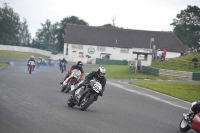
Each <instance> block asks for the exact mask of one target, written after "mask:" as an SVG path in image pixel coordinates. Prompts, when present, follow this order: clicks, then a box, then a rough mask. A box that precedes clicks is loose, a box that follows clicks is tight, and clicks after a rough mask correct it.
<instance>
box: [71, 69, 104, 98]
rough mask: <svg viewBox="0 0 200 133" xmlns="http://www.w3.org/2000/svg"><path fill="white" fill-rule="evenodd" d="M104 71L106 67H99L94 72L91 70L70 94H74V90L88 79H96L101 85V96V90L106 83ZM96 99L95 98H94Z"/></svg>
mask: <svg viewBox="0 0 200 133" xmlns="http://www.w3.org/2000/svg"><path fill="white" fill-rule="evenodd" d="M105 73H106V69H105V68H104V67H99V68H98V71H96V72H91V73H90V74H88V75H87V76H86V77H85V80H84V81H83V83H82V84H80V85H79V86H77V87H76V88H75V89H74V90H73V91H72V92H71V93H72V95H75V94H74V93H75V91H76V90H77V89H78V88H80V87H81V86H82V85H84V84H86V83H88V82H89V81H90V80H92V79H95V80H97V81H99V82H100V84H101V85H102V93H101V94H100V95H101V96H103V92H104V91H105V85H106V78H105V77H104V75H105ZM96 100H97V99H96Z"/></svg>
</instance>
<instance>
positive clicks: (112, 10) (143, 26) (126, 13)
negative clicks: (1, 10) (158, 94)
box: [0, 0, 200, 36]
mask: <svg viewBox="0 0 200 133" xmlns="http://www.w3.org/2000/svg"><path fill="white" fill-rule="evenodd" d="M5 2H7V3H8V5H9V6H10V7H12V8H13V9H14V11H15V12H16V13H18V14H19V15H20V19H21V21H22V19H23V18H26V20H27V21H28V29H29V31H30V33H31V34H32V36H35V32H36V31H37V29H41V24H40V23H45V21H46V20H47V19H49V20H50V21H51V22H52V23H55V22H60V21H61V20H62V19H63V18H65V17H70V16H72V15H74V16H77V17H79V18H80V19H83V20H84V21H86V22H88V23H89V25H90V26H101V25H104V24H108V23H112V19H113V18H115V25H116V26H118V27H124V28H130V29H138V30H150V31H172V29H173V27H172V26H170V23H172V22H173V19H174V18H176V15H177V14H179V13H180V11H181V10H183V9H186V8H187V5H192V6H194V5H196V6H198V7H199V8H200V0H0V4H1V7H2V4H3V3H5Z"/></svg>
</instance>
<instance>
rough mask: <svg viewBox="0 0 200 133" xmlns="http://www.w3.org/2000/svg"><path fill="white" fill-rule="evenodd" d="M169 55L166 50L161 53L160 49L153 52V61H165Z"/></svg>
mask: <svg viewBox="0 0 200 133" xmlns="http://www.w3.org/2000/svg"><path fill="white" fill-rule="evenodd" d="M166 55H167V50H166V49H164V50H163V51H160V49H157V50H154V52H153V59H154V61H155V60H160V61H164V60H165V59H166Z"/></svg>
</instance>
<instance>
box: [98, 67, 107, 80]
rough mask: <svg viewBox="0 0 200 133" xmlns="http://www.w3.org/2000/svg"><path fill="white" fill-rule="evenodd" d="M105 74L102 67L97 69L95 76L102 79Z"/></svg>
mask: <svg viewBox="0 0 200 133" xmlns="http://www.w3.org/2000/svg"><path fill="white" fill-rule="evenodd" d="M105 74H106V69H105V68H104V67H101V66H100V67H99V68H98V71H97V75H98V76H99V77H100V78H102V77H104V75H105Z"/></svg>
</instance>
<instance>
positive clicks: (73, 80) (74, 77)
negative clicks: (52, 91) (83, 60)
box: [61, 69, 81, 93]
mask: <svg viewBox="0 0 200 133" xmlns="http://www.w3.org/2000/svg"><path fill="white" fill-rule="evenodd" d="M80 76H81V71H80V70H77V69H74V70H73V71H72V72H71V74H70V76H69V77H68V78H67V79H66V80H65V81H64V82H67V84H66V85H64V86H63V87H62V89H61V91H62V92H66V93H67V92H69V91H70V90H71V88H74V86H75V84H77V82H78V81H79V79H80Z"/></svg>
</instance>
